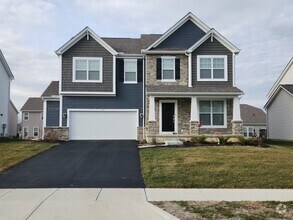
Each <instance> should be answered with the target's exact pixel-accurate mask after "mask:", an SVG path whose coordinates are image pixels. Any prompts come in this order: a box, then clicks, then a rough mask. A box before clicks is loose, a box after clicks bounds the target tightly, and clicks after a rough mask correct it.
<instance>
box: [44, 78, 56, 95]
mask: <svg viewBox="0 0 293 220" xmlns="http://www.w3.org/2000/svg"><path fill="white" fill-rule="evenodd" d="M53 95H59V81H52V82H51V83H50V85H49V86H48V87H47V88H46V90H45V91H44V92H43V94H42V95H41V96H42V97H48V96H53Z"/></svg>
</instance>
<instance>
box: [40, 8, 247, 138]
mask: <svg viewBox="0 0 293 220" xmlns="http://www.w3.org/2000/svg"><path fill="white" fill-rule="evenodd" d="M56 53H57V55H58V56H59V57H60V60H61V78H60V84H59V95H58V97H55V98H56V99H55V100H54V101H55V102H56V107H57V108H58V106H59V110H57V111H59V113H58V114H59V120H58V121H56V122H55V124H54V125H56V126H57V125H59V126H58V127H56V126H55V127H54V126H46V127H45V136H46V134H47V133H48V134H50V133H51V132H52V131H53V133H54V134H55V135H56V132H57V133H58V132H59V133H60V136H62V137H67V138H62V139H70V140H75V139H84V140H85V139H137V140H147V141H148V142H153V141H156V142H163V141H165V140H167V139H172V138H176V139H178V138H189V137H191V136H195V135H199V134H211V135H212V134H218V133H223V134H229V135H232V134H235V135H238V134H241V133H242V130H241V129H242V120H241V116H240V102H239V100H240V97H241V96H242V94H243V92H242V91H241V90H240V89H238V88H237V87H236V85H235V77H234V75H235V56H236V55H237V54H238V53H239V49H238V48H237V47H235V46H234V45H233V44H232V43H231V42H229V41H228V40H227V39H226V38H224V37H223V36H222V35H221V34H220V33H218V32H217V31H216V30H215V29H212V28H209V27H208V26H207V25H206V24H204V23H203V22H202V21H200V20H199V19H198V18H197V17H195V16H194V15H193V14H192V13H188V14H187V15H186V16H184V17H183V18H182V19H180V20H179V21H178V22H177V23H176V24H175V25H174V26H172V27H171V28H170V29H168V30H167V31H166V32H165V33H164V34H159V35H158V34H143V35H141V37H140V38H101V37H99V36H98V35H97V34H95V33H94V32H93V31H92V30H91V29H90V28H88V27H86V28H85V29H83V30H82V31H81V32H80V33H78V34H77V35H76V36H74V37H73V38H71V39H70V40H69V41H68V42H67V43H66V44H64V45H63V46H62V47H61V48H60V49H58V50H57V51H56ZM44 100H45V102H44V103H46V105H48V103H49V102H50V100H47V101H46V99H44ZM44 109H46V110H45V111H46V112H47V113H46V115H48V114H50V113H49V110H48V108H45V107H44ZM47 122H48V120H47Z"/></svg>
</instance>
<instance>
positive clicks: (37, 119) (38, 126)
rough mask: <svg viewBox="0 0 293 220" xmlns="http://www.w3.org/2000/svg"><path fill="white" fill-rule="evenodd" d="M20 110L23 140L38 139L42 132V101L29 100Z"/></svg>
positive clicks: (38, 99)
mask: <svg viewBox="0 0 293 220" xmlns="http://www.w3.org/2000/svg"><path fill="white" fill-rule="evenodd" d="M20 110H21V115H22V117H21V136H22V138H23V139H40V138H42V132H43V100H42V98H39V97H36V98H29V99H28V100H27V101H26V102H25V104H24V105H23V106H22V108H21V109H20Z"/></svg>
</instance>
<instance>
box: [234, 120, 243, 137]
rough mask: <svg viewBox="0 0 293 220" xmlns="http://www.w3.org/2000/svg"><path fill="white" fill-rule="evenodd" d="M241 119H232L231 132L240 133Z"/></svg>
mask: <svg viewBox="0 0 293 220" xmlns="http://www.w3.org/2000/svg"><path fill="white" fill-rule="evenodd" d="M242 127H243V123H242V121H233V122H232V134H233V135H242Z"/></svg>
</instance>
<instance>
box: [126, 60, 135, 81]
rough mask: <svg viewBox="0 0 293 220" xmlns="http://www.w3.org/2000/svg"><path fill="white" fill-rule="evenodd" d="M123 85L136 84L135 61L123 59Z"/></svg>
mask: <svg viewBox="0 0 293 220" xmlns="http://www.w3.org/2000/svg"><path fill="white" fill-rule="evenodd" d="M124 83H137V60H136V59H124Z"/></svg>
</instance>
